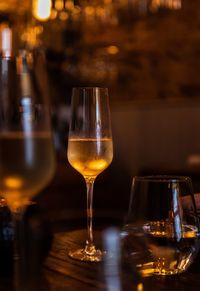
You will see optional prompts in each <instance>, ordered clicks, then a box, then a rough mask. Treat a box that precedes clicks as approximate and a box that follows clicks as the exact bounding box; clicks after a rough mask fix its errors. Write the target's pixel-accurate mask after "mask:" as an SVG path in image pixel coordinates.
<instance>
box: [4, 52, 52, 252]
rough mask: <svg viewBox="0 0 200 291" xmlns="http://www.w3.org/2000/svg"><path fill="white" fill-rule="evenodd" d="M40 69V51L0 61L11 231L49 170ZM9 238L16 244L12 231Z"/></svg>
mask: <svg viewBox="0 0 200 291" xmlns="http://www.w3.org/2000/svg"><path fill="white" fill-rule="evenodd" d="M44 65H45V63H44V56H43V54H42V53H40V52H35V53H33V52H28V51H25V50H23V51H19V52H18V53H17V55H15V56H9V57H7V56H5V57H1V58H0V193H1V196H2V197H3V198H5V200H6V204H7V206H8V207H9V209H10V210H11V212H12V214H13V219H14V222H15V225H16V229H15V230H17V229H21V227H19V224H21V223H20V222H21V220H22V216H23V213H24V211H25V209H26V207H27V205H29V204H31V203H32V202H31V199H32V198H33V197H34V196H35V195H37V194H38V193H39V192H40V191H41V190H42V189H43V188H44V187H45V186H47V184H48V183H49V182H50V180H51V178H52V177H53V174H54V170H55V157H54V149H53V142H52V133H51V126H50V110H49V101H48V96H47V95H46V93H47V91H46V88H45V81H44V78H45V76H44V70H45V68H44ZM15 238H16V241H19V239H20V234H19V233H18V232H17V231H16V234H15ZM17 252H19V249H18V250H17ZM16 256H18V254H17V253H16Z"/></svg>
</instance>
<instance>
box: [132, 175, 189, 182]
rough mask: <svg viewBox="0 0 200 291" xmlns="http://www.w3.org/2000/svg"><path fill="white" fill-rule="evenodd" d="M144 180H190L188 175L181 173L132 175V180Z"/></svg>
mask: <svg viewBox="0 0 200 291" xmlns="http://www.w3.org/2000/svg"><path fill="white" fill-rule="evenodd" d="M134 180H137V181H144V182H168V183H169V182H171V183H174V182H186V181H190V182H191V181H192V180H191V178H190V177H189V176H182V175H180V176H179V175H146V176H145V175H144V176H143V175H142V176H134V177H133V181H134Z"/></svg>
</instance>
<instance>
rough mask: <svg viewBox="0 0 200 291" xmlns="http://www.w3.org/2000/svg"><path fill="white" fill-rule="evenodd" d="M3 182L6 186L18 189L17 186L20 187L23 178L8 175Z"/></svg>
mask: <svg viewBox="0 0 200 291" xmlns="http://www.w3.org/2000/svg"><path fill="white" fill-rule="evenodd" d="M4 184H5V185H6V187H8V188H12V189H18V188H20V187H21V186H22V184H23V180H22V179H21V178H20V177H17V176H8V177H7V178H6V179H5V180H4Z"/></svg>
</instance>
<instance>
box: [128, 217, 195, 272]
mask: <svg viewBox="0 0 200 291" xmlns="http://www.w3.org/2000/svg"><path fill="white" fill-rule="evenodd" d="M130 229H131V228H129V230H127V231H126V232H125V234H126V235H125V248H127V250H128V252H129V253H131V256H132V259H133V261H134V263H136V265H137V267H138V269H139V271H140V272H141V274H142V275H143V276H148V275H151V274H159V275H170V274H178V273H181V272H183V271H185V270H186V269H187V268H188V267H189V265H190V264H191V263H192V262H193V257H194V256H195V254H196V253H197V251H198V250H199V236H198V229H197V227H196V226H193V225H182V227H181V230H180V234H178V235H177V234H175V232H174V230H173V225H171V224H169V223H166V222H163V221H162V222H160V221H158V222H150V223H148V224H145V225H144V226H143V231H144V232H143V233H142V232H141V228H137V227H134V228H132V230H130ZM137 261H139V262H140V263H139V264H137Z"/></svg>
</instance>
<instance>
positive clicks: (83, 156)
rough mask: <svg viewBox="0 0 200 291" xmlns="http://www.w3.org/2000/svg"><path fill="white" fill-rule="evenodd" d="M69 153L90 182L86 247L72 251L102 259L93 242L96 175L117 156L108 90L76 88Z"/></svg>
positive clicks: (82, 256) (78, 255) (81, 256)
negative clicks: (114, 153)
mask: <svg viewBox="0 0 200 291" xmlns="http://www.w3.org/2000/svg"><path fill="white" fill-rule="evenodd" d="M67 156H68V160H69V163H70V164H71V165H72V167H73V168H75V169H76V170H77V171H78V172H79V173H80V174H81V175H82V176H83V177H84V179H85V182H86V186H87V231H88V238H87V240H86V245H85V247H84V248H81V249H78V250H75V251H73V250H70V252H69V255H70V257H72V258H75V259H78V260H82V261H91V262H96V261H101V260H102V257H103V253H102V251H100V250H98V249H96V247H95V245H94V241H93V225H92V222H93V221H92V220H93V186H94V181H95V179H96V177H97V176H98V175H99V174H100V173H101V172H103V171H104V170H105V169H106V168H107V167H108V166H109V165H110V163H111V161H112V158H113V143H112V133H111V124H110V109H109V100H108V89H106V88H99V87H84V88H74V89H73V92H72V102H71V122H70V128H69V138H68V151H67Z"/></svg>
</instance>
